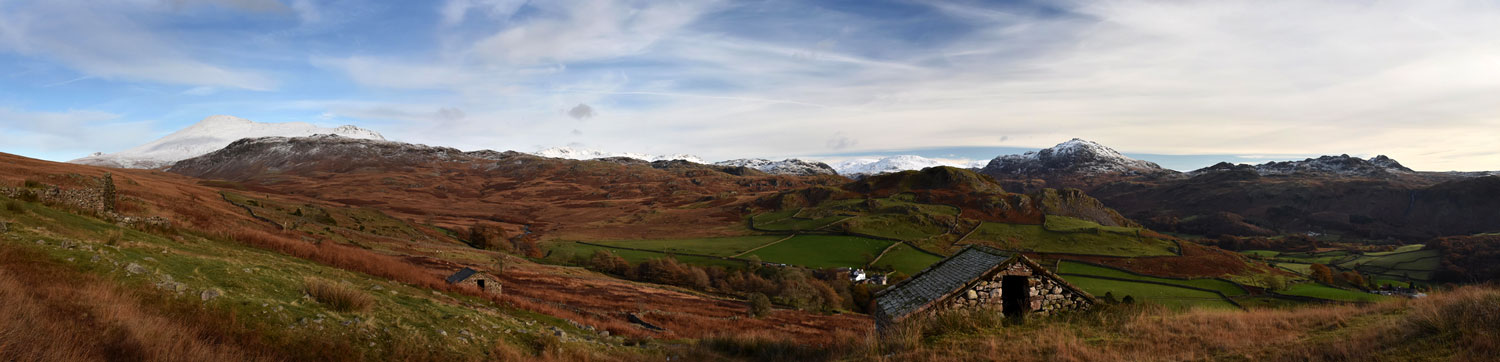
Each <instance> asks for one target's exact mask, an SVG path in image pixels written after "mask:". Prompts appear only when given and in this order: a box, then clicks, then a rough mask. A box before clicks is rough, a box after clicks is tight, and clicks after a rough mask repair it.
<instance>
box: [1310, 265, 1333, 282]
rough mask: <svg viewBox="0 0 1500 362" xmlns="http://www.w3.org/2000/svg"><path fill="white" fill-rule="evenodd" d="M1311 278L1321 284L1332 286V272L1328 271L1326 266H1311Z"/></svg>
mask: <svg viewBox="0 0 1500 362" xmlns="http://www.w3.org/2000/svg"><path fill="white" fill-rule="evenodd" d="M1311 277H1312V280H1316V281H1319V282H1322V283H1323V284H1333V270H1332V269H1328V266H1327V265H1323V264H1313V265H1312V275H1311Z"/></svg>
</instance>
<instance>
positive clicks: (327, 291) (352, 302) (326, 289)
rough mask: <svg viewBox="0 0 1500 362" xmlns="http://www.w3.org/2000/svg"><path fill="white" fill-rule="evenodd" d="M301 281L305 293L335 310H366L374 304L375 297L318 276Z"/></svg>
mask: <svg viewBox="0 0 1500 362" xmlns="http://www.w3.org/2000/svg"><path fill="white" fill-rule="evenodd" d="M303 283H304V286H303V291H305V292H307V295H311V296H312V297H313V299H316V300H317V301H318V302H319V303H323V304H326V305H328V307H329V308H332V309H333V310H336V311H340V312H367V311H369V310H370V308H371V307H374V306H375V298H371V297H370V295H369V294H365V292H362V291H359V290H357V289H354V288H350V287H347V286H344V285H341V284H338V283H334V282H330V281H327V280H323V279H318V278H307V279H305V280H304V282H303Z"/></svg>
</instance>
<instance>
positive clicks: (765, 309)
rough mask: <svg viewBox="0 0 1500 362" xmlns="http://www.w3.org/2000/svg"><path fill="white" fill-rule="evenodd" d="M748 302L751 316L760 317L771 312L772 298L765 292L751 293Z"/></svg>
mask: <svg viewBox="0 0 1500 362" xmlns="http://www.w3.org/2000/svg"><path fill="white" fill-rule="evenodd" d="M747 303H748V304H749V308H750V316H751V317H755V318H760V317H764V316H766V315H769V314H771V298H766V295H765V294H760V293H750V298H749V300H748V301H747Z"/></svg>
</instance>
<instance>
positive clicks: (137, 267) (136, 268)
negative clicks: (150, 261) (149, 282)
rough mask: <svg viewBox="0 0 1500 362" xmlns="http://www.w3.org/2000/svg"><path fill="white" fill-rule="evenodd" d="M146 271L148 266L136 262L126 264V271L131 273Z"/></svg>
mask: <svg viewBox="0 0 1500 362" xmlns="http://www.w3.org/2000/svg"><path fill="white" fill-rule="evenodd" d="M146 271H147V270H146V267H143V266H141V265H140V264H136V263H130V265H126V266H125V272H126V273H130V274H132V275H134V274H144V273H146Z"/></svg>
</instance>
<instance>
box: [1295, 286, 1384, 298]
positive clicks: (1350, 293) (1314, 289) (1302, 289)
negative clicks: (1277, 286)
mask: <svg viewBox="0 0 1500 362" xmlns="http://www.w3.org/2000/svg"><path fill="white" fill-rule="evenodd" d="M1277 293H1281V294H1286V295H1296V296H1302V297H1312V298H1319V299H1328V300H1337V301H1344V302H1375V301H1380V300H1384V299H1386V297H1384V296H1381V295H1377V294H1370V293H1365V292H1361V291H1355V290H1347V289H1339V288H1334V287H1329V286H1325V285H1322V284H1317V283H1302V284H1297V285H1293V286H1290V287H1287V288H1286V289H1285V290H1281V291H1277Z"/></svg>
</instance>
